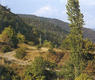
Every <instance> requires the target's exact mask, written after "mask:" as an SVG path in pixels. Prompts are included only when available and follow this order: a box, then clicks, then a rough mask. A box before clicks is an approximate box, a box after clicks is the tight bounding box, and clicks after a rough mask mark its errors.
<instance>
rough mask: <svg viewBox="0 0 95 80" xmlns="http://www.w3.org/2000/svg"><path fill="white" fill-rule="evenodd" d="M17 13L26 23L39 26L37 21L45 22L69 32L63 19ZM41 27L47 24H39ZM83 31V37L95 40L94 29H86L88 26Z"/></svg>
mask: <svg viewBox="0 0 95 80" xmlns="http://www.w3.org/2000/svg"><path fill="white" fill-rule="evenodd" d="M18 15H19V16H20V17H21V18H22V19H23V20H24V21H25V22H26V23H28V24H30V25H36V26H39V25H38V24H37V22H39V23H42V22H45V23H46V24H53V25H55V26H57V27H58V28H60V29H61V30H63V32H65V33H69V31H70V28H69V27H68V23H66V22H64V21H61V20H58V19H51V18H43V17H38V16H34V15H25V14H18ZM41 27H42V28H45V29H46V30H47V26H45V25H41ZM52 27H53V29H54V26H52ZM37 28H39V27H37ZM48 30H49V29H48ZM83 33H84V38H89V39H90V40H92V41H93V42H95V31H94V30H91V29H88V28H84V29H83ZM60 35H61V34H60Z"/></svg>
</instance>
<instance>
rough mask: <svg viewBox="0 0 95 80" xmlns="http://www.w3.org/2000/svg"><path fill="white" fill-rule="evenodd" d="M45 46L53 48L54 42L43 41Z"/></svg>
mask: <svg viewBox="0 0 95 80" xmlns="http://www.w3.org/2000/svg"><path fill="white" fill-rule="evenodd" d="M43 47H49V48H51V47H52V43H51V42H50V41H47V40H45V41H44V43H43Z"/></svg>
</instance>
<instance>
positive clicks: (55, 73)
mask: <svg viewBox="0 0 95 80" xmlns="http://www.w3.org/2000/svg"><path fill="white" fill-rule="evenodd" d="M66 9H67V15H68V20H69V21H70V23H69V24H68V23H66V22H63V21H61V20H57V19H50V18H43V17H37V16H34V15H25V14H14V13H12V12H11V10H10V8H7V7H6V6H2V5H0V80H95V43H94V42H95V37H94V35H95V31H93V30H91V29H87V28H84V27H83V26H84V19H83V14H82V13H81V10H80V6H79V1H78V0H68V2H67V5H66Z"/></svg>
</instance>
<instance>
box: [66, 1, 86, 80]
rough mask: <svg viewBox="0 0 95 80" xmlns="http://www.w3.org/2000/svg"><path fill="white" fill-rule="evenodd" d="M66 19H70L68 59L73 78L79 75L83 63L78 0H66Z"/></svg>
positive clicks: (81, 16)
mask: <svg viewBox="0 0 95 80" xmlns="http://www.w3.org/2000/svg"><path fill="white" fill-rule="evenodd" d="M66 8H67V14H68V20H69V21H70V25H69V26H70V28H71V29H70V30H71V31H70V35H69V37H70V48H71V55H70V60H71V62H72V64H73V65H74V75H75V78H76V77H77V76H79V75H80V73H81V71H82V68H83V67H84V66H83V65H81V64H82V63H83V59H82V54H83V52H82V44H83V35H82V27H83V25H84V21H83V14H82V13H81V11H80V6H79V0H68V2H67V5H66Z"/></svg>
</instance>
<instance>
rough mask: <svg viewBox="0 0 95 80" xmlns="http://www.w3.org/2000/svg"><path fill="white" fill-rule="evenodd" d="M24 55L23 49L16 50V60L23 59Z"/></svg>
mask: <svg viewBox="0 0 95 80" xmlns="http://www.w3.org/2000/svg"><path fill="white" fill-rule="evenodd" d="M25 55H26V53H25V48H18V49H17V50H16V55H15V56H16V58H18V59H23V58H24V57H25Z"/></svg>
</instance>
